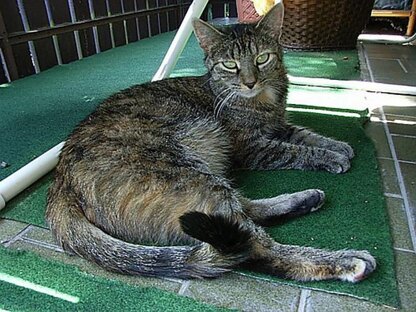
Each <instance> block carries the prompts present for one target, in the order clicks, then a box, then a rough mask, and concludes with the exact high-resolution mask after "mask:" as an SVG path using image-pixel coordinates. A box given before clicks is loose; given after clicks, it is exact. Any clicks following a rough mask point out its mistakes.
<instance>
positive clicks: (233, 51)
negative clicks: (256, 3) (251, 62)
mask: <svg viewBox="0 0 416 312" xmlns="http://www.w3.org/2000/svg"><path fill="white" fill-rule="evenodd" d="M229 43H230V44H229ZM227 46H228V47H229V53H230V56H231V57H232V58H233V59H235V58H240V57H242V56H248V55H256V54H258V53H259V48H258V45H257V42H256V37H255V33H254V29H253V27H252V26H251V25H237V26H236V27H234V28H233V29H232V31H231V33H230V34H229V35H228V40H227Z"/></svg>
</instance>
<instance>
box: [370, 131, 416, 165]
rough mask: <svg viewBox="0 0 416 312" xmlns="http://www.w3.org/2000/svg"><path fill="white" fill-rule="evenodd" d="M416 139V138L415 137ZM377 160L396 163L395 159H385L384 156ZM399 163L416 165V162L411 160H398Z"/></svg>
mask: <svg viewBox="0 0 416 312" xmlns="http://www.w3.org/2000/svg"><path fill="white" fill-rule="evenodd" d="M392 136H394V134H392ZM414 138H415V139H416V136H415V137H414ZM377 159H378V160H390V161H394V159H393V158H390V157H383V156H380V157H377ZM398 162H399V163H402V164H410V165H416V161H410V160H400V159H399V160H398Z"/></svg>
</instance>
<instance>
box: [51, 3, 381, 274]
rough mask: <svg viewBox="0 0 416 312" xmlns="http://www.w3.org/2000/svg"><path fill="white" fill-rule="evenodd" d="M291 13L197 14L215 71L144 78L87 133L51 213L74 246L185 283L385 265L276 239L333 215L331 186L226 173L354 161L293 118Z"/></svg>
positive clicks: (68, 245) (331, 166) (77, 139)
mask: <svg viewBox="0 0 416 312" xmlns="http://www.w3.org/2000/svg"><path fill="white" fill-rule="evenodd" d="M282 16H283V7H282V6H281V5H276V6H275V7H274V8H273V9H272V10H271V11H270V12H269V13H268V14H267V15H266V16H265V17H264V18H263V19H262V20H261V21H260V22H258V23H257V24H253V25H236V26H235V27H232V28H226V29H217V28H214V27H213V26H211V25H209V24H207V23H205V22H203V21H201V20H195V21H194V23H193V25H194V29H195V33H196V36H197V38H198V41H199V43H200V46H201V47H202V49H203V50H204V51H205V64H206V67H207V69H208V73H207V74H206V75H204V76H201V77H184V78H175V79H166V80H162V81H158V82H152V83H147V84H143V85H137V86H133V87H131V88H129V89H127V90H124V91H121V92H119V93H117V94H115V95H113V96H111V97H110V98H108V99H107V100H105V101H104V102H103V103H102V104H101V105H100V106H99V107H98V108H97V109H96V110H95V112H93V113H92V114H91V115H90V116H89V117H88V118H86V119H85V120H84V121H83V122H82V123H81V124H80V125H79V126H78V127H77V128H76V129H75V130H74V132H73V133H72V134H71V135H70V136H69V138H68V140H67V141H66V143H65V146H64V147H63V150H62V153H61V155H60V160H59V164H58V166H57V168H56V177H55V181H54V183H53V185H52V186H51V188H50V190H49V195H48V207H47V220H48V222H49V223H50V226H51V229H52V231H53V233H54V235H55V237H56V239H57V241H58V242H59V243H60V245H61V246H62V247H63V248H64V249H65V250H67V251H69V252H72V253H75V254H77V255H79V256H81V257H84V258H86V259H88V260H90V261H93V262H95V263H97V264H99V265H100V266H102V267H104V268H106V269H108V270H111V271H116V272H121V273H126V274H137V275H141V276H165V277H177V278H185V279H187V278H203V277H216V276H218V275H220V274H222V273H224V272H227V271H230V270H232V269H233V268H236V267H249V268H250V269H253V270H257V271H262V272H266V273H269V274H274V275H277V276H281V277H284V278H291V279H296V280H301V281H306V280H326V279H340V280H344V281H349V282H356V281H359V280H361V279H363V278H365V277H366V276H367V275H368V274H369V273H370V272H372V271H373V270H374V269H375V267H376V263H375V260H374V258H373V257H372V256H371V255H370V254H369V253H368V252H367V251H354V250H342V251H325V250H320V249H314V248H309V247H299V246H290V245H283V244H279V243H278V242H276V241H274V240H273V239H272V238H271V237H269V236H268V234H266V232H265V231H264V229H263V227H262V226H266V225H270V224H272V223H274V222H276V221H277V220H278V219H279V218H282V217H288V216H289V217H290V216H298V215H302V214H306V213H308V212H312V211H315V210H317V209H319V208H320V207H321V206H322V204H323V201H324V193H323V192H322V191H320V190H317V189H310V190H305V191H302V192H298V193H294V194H284V195H280V196H277V197H274V198H267V199H260V200H250V199H248V198H245V197H243V196H242V195H241V194H240V193H239V192H238V191H237V190H236V189H234V188H233V187H232V184H231V183H230V181H229V180H228V179H227V178H226V174H227V171H229V169H231V168H249V169H257V170H274V169H279V168H285V169H289V168H290V169H305V170H318V169H322V170H327V171H329V172H332V173H342V172H345V171H346V170H348V169H349V168H350V159H351V158H352V157H353V150H352V149H351V147H350V146H349V145H348V144H346V143H343V142H339V141H335V140H333V139H329V138H326V137H323V136H320V135H318V134H315V133H312V132H310V131H309V130H307V129H304V128H300V127H296V126H292V125H290V124H288V123H287V122H286V121H285V118H284V116H285V101H286V94H287V84H288V82H287V77H286V72H285V68H284V66H283V63H282V48H281V47H280V46H279V44H278V40H279V35H280V32H281V26H282Z"/></svg>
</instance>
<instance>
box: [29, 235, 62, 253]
mask: <svg viewBox="0 0 416 312" xmlns="http://www.w3.org/2000/svg"><path fill="white" fill-rule="evenodd" d="M21 240H22V241H24V242H27V243H29V244H32V245H36V246H39V247H44V248H47V249H51V250H53V251H57V252H64V250H63V249H62V248H60V247H58V246H56V245H52V244H49V243H46V242H42V241H38V240H36V239H33V238H29V237H22V238H21Z"/></svg>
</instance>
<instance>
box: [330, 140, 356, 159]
mask: <svg viewBox="0 0 416 312" xmlns="http://www.w3.org/2000/svg"><path fill="white" fill-rule="evenodd" d="M333 147H334V148H332V149H331V150H332V151H334V152H336V153H339V154H342V155H345V156H346V157H348V159H352V158H353V157H354V150H353V149H352V147H351V146H350V145H349V144H348V143H345V142H340V141H337V144H336V145H334V146H333Z"/></svg>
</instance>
